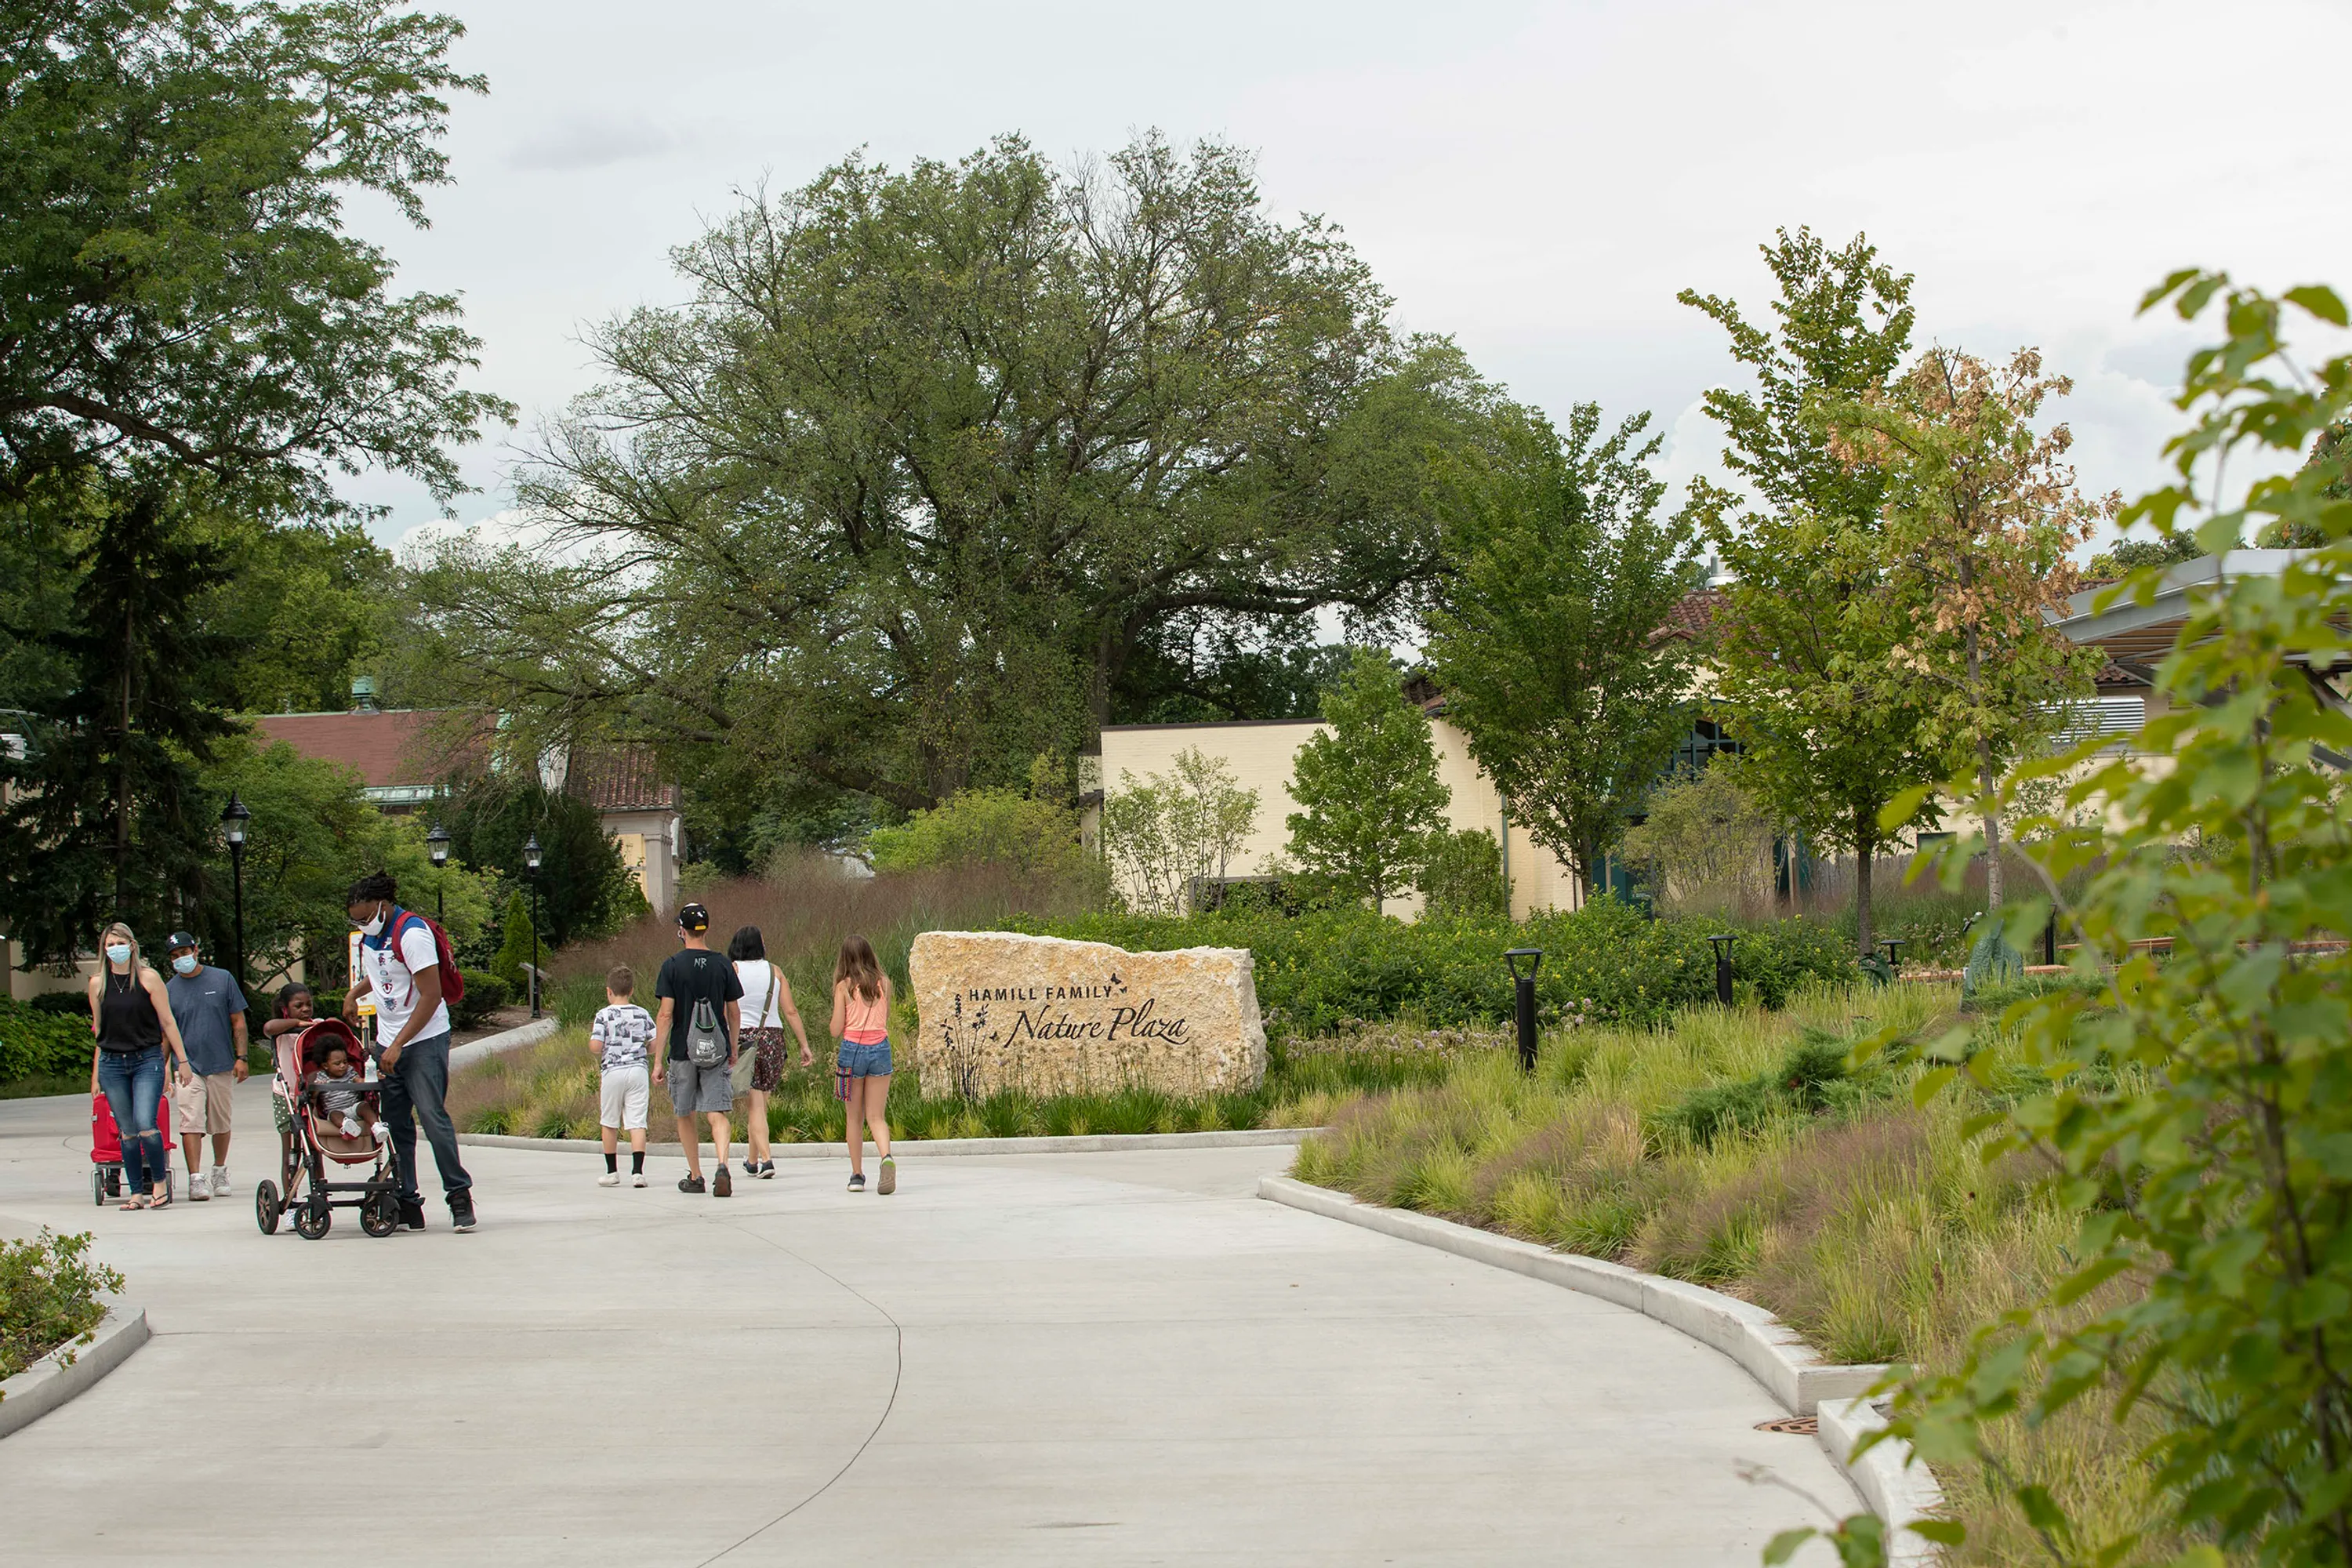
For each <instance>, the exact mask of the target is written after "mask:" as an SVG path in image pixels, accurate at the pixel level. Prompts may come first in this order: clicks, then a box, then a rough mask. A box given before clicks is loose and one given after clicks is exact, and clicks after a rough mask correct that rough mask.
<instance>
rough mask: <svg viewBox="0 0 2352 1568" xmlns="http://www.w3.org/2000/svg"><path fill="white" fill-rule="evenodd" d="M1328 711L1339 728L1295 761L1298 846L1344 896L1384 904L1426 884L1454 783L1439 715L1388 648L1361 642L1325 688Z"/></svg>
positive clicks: (1300, 855) (1293, 820) (1307, 864)
mask: <svg viewBox="0 0 2352 1568" xmlns="http://www.w3.org/2000/svg"><path fill="white" fill-rule="evenodd" d="M1323 717H1324V719H1325V720H1326V721H1328V722H1329V724H1330V726H1331V728H1330V730H1329V731H1328V732H1318V733H1317V734H1315V735H1311V736H1309V737H1308V738H1307V743H1306V744H1305V745H1303V746H1301V747H1299V748H1298V755H1297V759H1296V760H1295V761H1294V762H1293V763H1292V772H1291V780H1290V797H1291V799H1293V800H1295V801H1297V803H1298V805H1299V807H1300V809H1298V810H1297V811H1295V812H1292V813H1291V814H1290V816H1288V817H1287V818H1286V819H1285V822H1286V826H1288V827H1289V829H1290V853H1291V855H1292V857H1293V858H1296V859H1297V862H1298V864H1299V866H1300V867H1301V868H1303V869H1304V870H1306V871H1307V873H1308V874H1309V875H1311V876H1314V877H1317V878H1318V879H1322V880H1324V881H1325V882H1327V883H1328V884H1329V885H1330V887H1331V889H1332V890H1333V891H1334V892H1336V893H1338V894H1339V896H1340V897H1342V898H1346V899H1356V900H1364V901H1366V902H1369V903H1370V905H1371V907H1372V908H1373V909H1375V910H1377V909H1379V908H1380V907H1381V903H1382V902H1383V901H1385V900H1389V899H1392V898H1396V897H1398V896H1399V895H1400V894H1402V893H1404V892H1405V891H1407V890H1408V889H1412V888H1413V887H1415V886H1417V885H1418V883H1419V879H1420V877H1421V874H1422V869H1423V867H1425V866H1426V865H1427V864H1428V861H1429V855H1430V850H1431V847H1432V840H1433V838H1434V837H1436V836H1438V835H1439V834H1441V833H1443V832H1444V828H1445V816H1444V813H1445V806H1446V803H1447V802H1448V801H1449V800H1451V799H1452V798H1453V792H1452V791H1450V790H1448V789H1447V788H1446V787H1445V785H1444V783H1443V782H1441V781H1440V780H1439V778H1438V776H1437V752H1436V750H1435V749H1434V748H1433V746H1432V745H1431V743H1430V738H1429V715H1428V714H1426V713H1424V712H1423V711H1422V710H1421V708H1420V707H1419V705H1417V704H1415V703H1412V702H1409V701H1407V700H1405V696H1404V692H1403V689H1402V687H1401V685H1400V684H1399V681H1398V677H1397V670H1396V667H1395V666H1394V665H1393V664H1391V662H1390V661H1389V658H1388V657H1387V656H1386V655H1385V654H1381V653H1378V652H1375V651H1374V650H1372V649H1370V648H1358V649H1357V650H1356V651H1355V654H1354V657H1353V658H1352V659H1351V660H1350V662H1349V667H1348V672H1347V674H1346V675H1345V676H1343V677H1342V678H1341V679H1340V680H1339V684H1338V685H1336V686H1333V687H1331V688H1329V689H1327V690H1326V691H1325V692H1324V693H1323Z"/></svg>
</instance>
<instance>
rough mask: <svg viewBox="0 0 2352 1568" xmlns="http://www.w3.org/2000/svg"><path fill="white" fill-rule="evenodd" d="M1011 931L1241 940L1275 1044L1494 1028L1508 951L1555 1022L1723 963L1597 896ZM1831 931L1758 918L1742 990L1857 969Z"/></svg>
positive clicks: (1663, 1007)
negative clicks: (1424, 909) (1531, 905)
mask: <svg viewBox="0 0 2352 1568" xmlns="http://www.w3.org/2000/svg"><path fill="white" fill-rule="evenodd" d="M1006 923H1007V926H1008V928H1009V929H1013V930H1020V931H1034V932H1036V933H1038V934H1041V935H1049V936H1062V937H1071V938H1076V939H1078V940H1081V941H1088V942H1110V943H1112V944H1114V945H1116V946H1118V947H1124V948H1128V949H1129V950H1130V951H1142V952H1152V951H1164V950H1166V949H1170V948H1178V947H1246V948H1248V949H1250V950H1251V951H1252V952H1254V953H1255V955H1256V961H1257V962H1256V984H1257V996H1258V1005H1259V1006H1260V1007H1261V1008H1262V1009H1263V1010H1264V1011H1265V1017H1266V1033H1267V1035H1268V1037H1269V1038H1273V1039H1284V1038H1290V1037H1313V1036H1318V1035H1328V1034H1332V1033H1335V1032H1338V1031H1339V1030H1341V1029H1343V1028H1345V1027H1347V1026H1349V1025H1352V1024H1356V1023H1360V1022H1365V1021H1376V1020H1381V1019H1388V1018H1395V1017H1398V1016H1408V1015H1409V1016H1416V1017H1418V1018H1419V1019H1420V1020H1421V1021H1423V1023H1425V1024H1428V1025H1431V1026H1451V1025H1457V1024H1473V1023H1479V1024H1487V1023H1498V1022H1501V1021H1502V1020H1504V1019H1507V1018H1508V1017H1509V1016H1511V1006H1512V994H1511V979H1510V975H1509V973H1507V971H1506V970H1505V968H1504V965H1503V952H1504V951H1505V950H1506V949H1507V948H1513V947H1539V948H1542V949H1543V950H1544V959H1543V963H1542V966H1541V968H1539V969H1538V972H1537V974H1536V997H1537V1003H1538V1007H1539V1008H1540V1009H1541V1010H1542V1011H1543V1013H1544V1014H1545V1015H1546V1016H1548V1017H1550V1018H1553V1019H1560V1018H1566V1017H1570V1016H1580V1017H1587V1018H1594V1019H1604V1020H1610V1021H1614V1022H1619V1023H1624V1024H1634V1025H1650V1024H1656V1023H1659V1022H1662V1021H1663V1020H1664V1019H1665V1018H1666V1016H1668V1015H1669V1014H1671V1013H1672V1012H1673V1011H1674V1010H1675V1008H1677V1007H1680V1006H1684V1005H1688V1004H1692V1003H1699V1002H1705V1001H1707V1000H1710V999H1711V998H1712V997H1713V996H1714V994H1715V959H1714V955H1713V952H1712V951H1711V950H1710V949H1709V947H1708V946H1707V942H1706V938H1707V935H1708V933H1709V932H1710V931H1719V930H1720V929H1722V928H1721V927H1720V926H1719V925H1714V924H1710V923H1708V922H1706V921H1698V920H1686V919H1681V918H1669V919H1663V920H1648V919H1644V918H1643V915H1642V913H1641V911H1639V910H1634V909H1633V908H1632V907H1630V906H1628V905H1625V904H1622V903H1618V902H1616V901H1615V900H1606V899H1604V900H1598V901H1596V902H1594V903H1591V904H1589V905H1587V906H1586V907H1585V908H1583V909H1581V910H1577V911H1576V912H1574V913H1572V914H1544V915H1538V916H1536V917H1534V918H1533V919H1531V920H1528V921H1517V922H1514V921H1507V920H1503V919H1500V918H1499V917H1491V916H1490V917H1486V918H1479V917H1475V916H1450V915H1444V914H1439V913H1432V914H1429V915H1426V916H1424V917H1423V918H1422V919H1421V920H1419V921H1414V922H1412V923H1411V924H1406V923H1404V922H1402V921H1394V920H1390V919H1387V918H1385V917H1383V916H1380V915H1375V914H1373V913H1372V912H1371V911H1370V910H1360V909H1327V910H1310V911H1308V912H1306V913H1303V914H1300V915H1297V916H1296V917H1292V918H1284V917H1282V916H1279V915H1276V914H1272V913H1269V912H1266V911H1265V910H1264V909H1263V908H1261V909H1257V910H1223V911H1219V912H1216V913H1212V914H1203V915H1193V916H1189V917H1163V916H1150V915H1119V914H1091V915H1079V916H1075V917H1070V918H1066V919H1062V920H1057V921H1025V920H1015V921H1008V922H1006ZM1732 973H1733V976H1734V979H1735V981H1736V982H1737V984H1738V986H1739V988H1740V990H1741V992H1742V994H1745V995H1748V996H1751V997H1753V998H1754V999H1755V1000H1757V1001H1759V1002H1761V1003H1762V1004H1764V1005H1766V1006H1768V1007H1778V1006H1780V1005H1783V1004H1784V1003H1785V1002H1786V1001H1787V999H1788V998H1789V996H1790V994H1792V993H1793V992H1795V991H1796V990H1797V988H1798V987H1800V986H1801V985H1803V984H1808V983H1811V982H1820V981H1834V980H1837V979H1840V978H1843V977H1846V976H1850V975H1851V974H1852V973H1853V961H1852V960H1850V959H1848V958H1847V957H1846V956H1845V955H1844V954H1843V952H1841V951H1840V950H1839V946H1838V942H1837V938H1836V936H1835V933H1833V932H1832V931H1829V930H1828V929H1827V928H1825V927H1823V926H1821V925H1818V924H1814V923H1812V922H1811V921H1795V920H1791V921H1773V922H1769V923H1765V924H1759V925H1755V926H1751V927H1749V928H1748V929H1747V930H1746V931H1742V932H1741V933H1740V940H1739V941H1738V942H1735V943H1734V944H1733V946H1732Z"/></svg>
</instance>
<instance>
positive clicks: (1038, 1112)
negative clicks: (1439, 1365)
mask: <svg viewBox="0 0 2352 1568" xmlns="http://www.w3.org/2000/svg"><path fill="white" fill-rule="evenodd" d="M1505 1038H1506V1036H1505V1035H1504V1034H1503V1033H1502V1032H1500V1031H1480V1030H1465V1029H1444V1030H1431V1029H1423V1028H1419V1027H1416V1026H1412V1025H1409V1024H1392V1025H1385V1026H1369V1027H1367V1028H1365V1029H1362V1030H1360V1031H1357V1032H1355V1033H1351V1034H1349V1035H1345V1036H1340V1037H1335V1038H1332V1039H1328V1040H1320V1041H1315V1042H1312V1043H1303V1042H1302V1043H1297V1044H1294V1045H1292V1046H1290V1047H1287V1048H1286V1049H1279V1050H1276V1051H1273V1052H1271V1053H1269V1056H1268V1060H1267V1070H1266V1079H1265V1085H1264V1086H1263V1087H1262V1088H1260V1089H1257V1090H1256V1091H1255V1093H1251V1094H1219V1095H1206V1096H1202V1097H1201V1098H1198V1099H1179V1098H1176V1097H1174V1096H1171V1095H1165V1094H1160V1093H1155V1092H1153V1091H1151V1090H1149V1089H1129V1090H1127V1091H1125V1092H1122V1093H1117V1094H1090V1095H1066V1096H1059V1097H1055V1098H1053V1099H1043V1100H1041V1099H1033V1098H1031V1097H1030V1096H1027V1095H1020V1094H1001V1095H996V1096H993V1097H992V1098H990V1099H987V1100H954V1099H942V1100H926V1099H924V1098H923V1096H922V1095H921V1093H920V1092H919V1090H918V1089H917V1086H916V1082H915V1075H914V1074H913V1073H912V1072H901V1073H898V1074H897V1075H896V1076H894V1077H893V1078H892V1079H891V1080H890V1102H889V1117H890V1130H891V1134H892V1136H894V1137H898V1138H907V1139H920V1138H1012V1137H1027V1136H1041V1135H1050V1136H1067V1135H1071V1134H1077V1133H1089V1132H1204V1131H1221V1130H1223V1129H1227V1128H1247V1127H1299V1126H1313V1125H1315V1123H1314V1122H1313V1121H1301V1120H1299V1118H1301V1117H1303V1116H1313V1115H1317V1114H1319V1113H1320V1110H1321V1108H1323V1107H1326V1106H1328V1105H1330V1104H1332V1103H1333V1102H1334V1101H1335V1100H1339V1099H1344V1098H1347V1097H1349V1096H1352V1095H1356V1094H1360V1093H1363V1092H1366V1091H1369V1090H1378V1089H1400V1088H1404V1087H1407V1086H1411V1085H1416V1084H1419V1085H1430V1084H1435V1083H1438V1082H1440V1081H1442V1080H1443V1079H1444V1077H1445V1075H1446V1074H1447V1073H1448V1072H1449V1071H1450V1070H1451V1069H1452V1068H1454V1066H1456V1065H1457V1064H1458V1063H1460V1062H1462V1061H1464V1060H1465V1059H1467V1058H1486V1057H1498V1056H1501V1055H1502V1054H1504V1053H1503V1048H1502V1047H1503V1042H1504V1040H1505ZM811 1044H812V1045H819V1044H820V1042H817V1041H814V1040H813V1041H812V1042H811ZM796 1059H797V1053H795V1060H796ZM832 1059H833V1058H832V1055H831V1053H830V1051H829V1050H826V1049H823V1048H820V1049H819V1050H818V1051H817V1058H816V1066H815V1067H814V1068H800V1067H798V1066H794V1067H793V1068H792V1069H791V1070H789V1071H788V1072H787V1073H786V1074H785V1076H784V1080H783V1083H782V1086H781V1087H780V1089H778V1091H777V1092H776V1093H775V1094H773V1095H771V1096H770V1097H769V1099H768V1135H769V1137H771V1138H772V1139H773V1140H775V1141H776V1142H783V1143H807V1142H817V1143H822V1142H840V1141H841V1139H842V1132H843V1128H842V1111H841V1106H840V1105H839V1103H838V1102H836V1101H835V1100H834V1098H833V1071H832ZM654 1101H655V1104H654V1109H653V1115H652V1117H651V1119H650V1120H651V1121H653V1123H654V1126H653V1127H652V1129H651V1130H650V1131H649V1134H648V1136H649V1137H651V1138H652V1139H653V1140H654V1141H656V1142H676V1141H677V1129H676V1125H675V1123H674V1122H673V1121H672V1120H671V1118H670V1116H669V1114H668V1107H667V1102H666V1101H665V1100H664V1099H663V1096H662V1093H661V1091H660V1090H659V1089H656V1090H655V1092H654ZM449 1106H450V1110H451V1113H452V1114H453V1115H454V1116H455V1117H456V1119H457V1125H458V1127H459V1128H460V1129H461V1130H462V1131H467V1132H504V1133H515V1134H521V1135H524V1136H528V1137H540V1138H593V1137H595V1136H596V1064H595V1059H594V1058H593V1056H592V1055H591V1054H590V1051H589V1047H588V1037H587V1034H586V1032H585V1031H584V1030H579V1029H566V1030H564V1031H562V1033H560V1034H558V1035H556V1036H554V1037H552V1038H551V1039H548V1040H545V1041H542V1042H541V1043H540V1044H539V1045H537V1046H532V1047H526V1048H525V1049H522V1050H519V1051H510V1052H508V1053H505V1054H504V1055H501V1056H499V1057H495V1058H491V1059H490V1060H489V1061H487V1062H483V1063H480V1064H478V1065H477V1066H475V1067H472V1068H467V1069H466V1070H465V1071H463V1072H461V1073H459V1074H458V1075H457V1078H456V1079H455V1080H453V1081H452V1083H451V1084H450V1086H449ZM734 1121H735V1129H736V1133H737V1135H738V1136H739V1137H740V1136H741V1134H742V1132H743V1131H744V1130H745V1129H746V1128H748V1126H749V1125H750V1122H749V1120H748V1106H747V1103H746V1100H745V1099H743V1098H739V1099H738V1100H736V1102H735V1114H734Z"/></svg>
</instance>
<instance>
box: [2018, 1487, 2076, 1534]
mask: <svg viewBox="0 0 2352 1568" xmlns="http://www.w3.org/2000/svg"><path fill="white" fill-rule="evenodd" d="M2017 1506H2018V1507H2019V1509H2021V1510H2023V1512H2024V1514H2025V1521H2026V1522H2027V1523H2028V1524H2031V1525H2032V1526H2033V1528H2034V1529H2036V1530H2046V1531H2049V1532H2050V1533H2052V1534H2053V1535H2056V1534H2060V1533H2062V1532H2063V1531H2065V1530H2066V1528H2067V1521H2066V1510H2063V1509H2062V1508H2060V1507H2059V1506H2058V1504H2057V1501H2056V1500H2054V1499H2053V1498H2052V1497H2051V1495H2050V1492H2049V1490H2048V1489H2047V1488H2044V1487H2038V1486H2022V1487H2020V1488H2018V1489H2017Z"/></svg>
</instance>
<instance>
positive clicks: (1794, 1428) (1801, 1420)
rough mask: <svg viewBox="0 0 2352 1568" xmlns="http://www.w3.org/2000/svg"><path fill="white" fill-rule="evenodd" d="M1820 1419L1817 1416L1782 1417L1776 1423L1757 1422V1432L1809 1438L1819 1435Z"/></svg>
mask: <svg viewBox="0 0 2352 1568" xmlns="http://www.w3.org/2000/svg"><path fill="white" fill-rule="evenodd" d="M1821 1429H1822V1418H1821V1417H1820V1416H1818V1415H1783V1416H1781V1417H1780V1419H1779V1420H1777V1421H1759V1422H1758V1423H1756V1430H1758V1431H1759V1432H1786V1433H1789V1434H1790V1435H1791V1436H1799V1437H1811V1436H1818V1435H1819V1434H1820V1432H1821Z"/></svg>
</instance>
